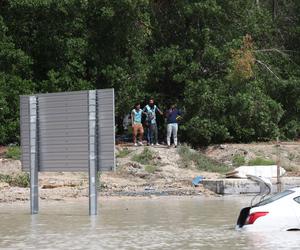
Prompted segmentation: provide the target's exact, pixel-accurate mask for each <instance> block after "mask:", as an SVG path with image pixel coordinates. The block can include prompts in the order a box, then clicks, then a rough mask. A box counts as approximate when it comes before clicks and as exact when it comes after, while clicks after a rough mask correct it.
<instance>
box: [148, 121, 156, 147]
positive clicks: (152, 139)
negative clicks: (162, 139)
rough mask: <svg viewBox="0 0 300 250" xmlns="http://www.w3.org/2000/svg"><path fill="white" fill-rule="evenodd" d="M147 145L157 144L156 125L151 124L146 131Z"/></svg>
mask: <svg viewBox="0 0 300 250" xmlns="http://www.w3.org/2000/svg"><path fill="white" fill-rule="evenodd" d="M147 140H148V144H152V143H153V144H156V143H157V124H151V125H150V126H149V127H148V130H147Z"/></svg>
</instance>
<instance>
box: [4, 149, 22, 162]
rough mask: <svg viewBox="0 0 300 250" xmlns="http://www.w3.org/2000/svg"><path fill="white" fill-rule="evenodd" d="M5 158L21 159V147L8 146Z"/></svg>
mask: <svg viewBox="0 0 300 250" xmlns="http://www.w3.org/2000/svg"><path fill="white" fill-rule="evenodd" d="M4 156H5V158H8V159H14V160H20V158H21V149H20V147H19V146H10V147H8V148H7V152H6V153H5V155H4Z"/></svg>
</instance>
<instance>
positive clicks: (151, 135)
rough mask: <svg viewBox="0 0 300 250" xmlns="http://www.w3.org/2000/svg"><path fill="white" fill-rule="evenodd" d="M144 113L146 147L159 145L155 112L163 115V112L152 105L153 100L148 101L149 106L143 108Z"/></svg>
mask: <svg viewBox="0 0 300 250" xmlns="http://www.w3.org/2000/svg"><path fill="white" fill-rule="evenodd" d="M143 111H144V112H145V113H146V116H147V117H146V124H147V144H148V145H151V146H153V145H159V144H158V139H157V138H158V131H157V122H156V112H158V113H159V114H160V115H163V112H161V110H160V109H159V108H158V107H157V106H156V105H155V104H154V99H153V98H151V99H150V100H149V104H147V105H146V106H145V107H144V110H143Z"/></svg>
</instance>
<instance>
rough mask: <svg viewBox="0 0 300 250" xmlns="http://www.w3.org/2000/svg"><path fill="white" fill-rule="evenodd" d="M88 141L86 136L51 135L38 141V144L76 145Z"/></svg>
mask: <svg viewBox="0 0 300 250" xmlns="http://www.w3.org/2000/svg"><path fill="white" fill-rule="evenodd" d="M87 143H88V138H87V137H85V136H83V137H79V136H78V137H65V136H62V137H52V138H44V139H41V140H40V141H39V145H40V146H43V145H47V144H48V145H72V144H78V145H84V144H87Z"/></svg>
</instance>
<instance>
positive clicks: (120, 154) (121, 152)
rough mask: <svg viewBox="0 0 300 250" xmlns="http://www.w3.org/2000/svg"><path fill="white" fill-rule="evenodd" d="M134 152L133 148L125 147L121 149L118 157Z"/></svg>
mask: <svg viewBox="0 0 300 250" xmlns="http://www.w3.org/2000/svg"><path fill="white" fill-rule="evenodd" d="M131 152H132V150H130V149H128V148H123V149H122V150H120V151H119V152H118V154H117V157H118V158H124V157H126V156H127V155H129V154H130V153H131Z"/></svg>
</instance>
